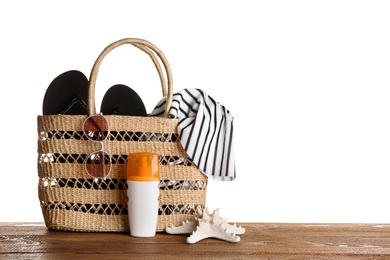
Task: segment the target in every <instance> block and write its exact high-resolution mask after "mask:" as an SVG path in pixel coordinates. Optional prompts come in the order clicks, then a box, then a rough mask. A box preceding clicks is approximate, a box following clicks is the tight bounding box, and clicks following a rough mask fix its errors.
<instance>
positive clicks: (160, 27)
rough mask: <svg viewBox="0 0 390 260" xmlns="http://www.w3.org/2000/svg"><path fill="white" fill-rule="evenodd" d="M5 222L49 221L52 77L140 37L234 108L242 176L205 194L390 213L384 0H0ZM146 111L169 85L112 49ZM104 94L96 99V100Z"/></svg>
mask: <svg viewBox="0 0 390 260" xmlns="http://www.w3.org/2000/svg"><path fill="white" fill-rule="evenodd" d="M0 30H1V31H0V33H1V41H0V46H1V48H0V71H1V74H0V86H1V102H0V109H1V127H0V131H1V135H0V136H1V145H0V147H1V149H0V155H1V156H0V162H1V179H0V195H1V199H0V202H1V205H0V206H1V207H0V221H43V217H42V214H41V211H40V206H39V200H38V192H37V185H38V177H37V166H36V164H37V131H36V128H37V125H36V117H37V115H39V114H41V113H42V110H41V109H42V101H43V96H44V94H45V91H46V88H47V87H48V85H49V84H50V82H51V81H52V80H53V79H54V78H55V77H56V76H57V75H59V74H61V73H62V72H65V71H67V70H71V69H77V70H80V71H82V72H84V73H85V74H86V75H87V76H89V73H90V69H91V68H92V64H93V62H94V61H95V59H96V58H97V56H98V55H99V54H100V52H101V51H102V50H103V48H104V47H106V46H107V45H108V44H110V43H112V42H114V41H116V40H119V39H121V38H125V37H137V38H144V39H147V40H149V41H150V42H152V43H154V44H156V45H157V46H158V47H159V48H160V49H161V50H162V51H163V52H164V54H165V56H166V57H167V58H168V61H169V62H170V65H171V68H172V71H173V77H174V78H173V80H174V90H176V91H179V90H181V89H183V88H193V87H196V88H201V89H203V90H204V91H206V93H208V94H209V95H210V96H211V97H213V98H214V99H215V100H217V101H218V102H220V103H221V104H223V105H224V106H225V107H226V108H227V109H229V110H230V111H231V112H232V113H233V115H234V117H235V120H234V127H235V136H234V138H235V146H236V150H235V154H236V165H237V179H236V180H235V181H233V182H230V183H227V182H217V181H213V180H210V181H209V190H208V195H207V196H208V197H207V206H209V208H210V209H215V208H220V210H221V212H220V213H221V216H222V217H225V218H227V219H228V220H229V221H237V222H252V221H256V222H355V223H356V222H374V223H384V222H386V223H390V207H389V199H390V189H389V179H390V178H389V175H390V164H389V162H390V120H389V119H390V118H389V113H390V101H389V98H390V97H389V95H390V47H389V46H390V4H389V2H387V1H245V0H240V1H226V0H225V1H200V0H198V1H110V2H109V3H108V1H70V0H68V1H2V2H1V3H0ZM116 83H122V84H126V85H128V86H130V87H132V88H133V89H135V90H136V91H137V92H138V93H139V94H140V95H141V97H142V98H143V99H144V102H145V104H146V106H147V109H148V112H150V111H151V110H152V109H153V107H154V105H155V104H156V103H157V102H158V100H159V99H160V98H161V92H160V87H159V81H158V78H157V74H156V72H155V71H154V70H153V65H152V64H151V63H150V60H149V59H148V58H147V56H145V54H143V53H140V52H139V51H137V50H135V49H134V48H131V47H128V46H122V47H120V49H118V50H117V51H114V52H113V53H112V54H110V55H109V56H107V59H106V60H105V61H104V62H103V65H102V67H101V70H100V74H99V77H98V85H97V93H96V100H97V101H96V102H97V103H98V104H99V102H100V100H101V98H102V96H103V94H104V92H105V91H106V90H107V89H108V88H109V87H110V86H111V85H113V84H116ZM98 106H99V105H98Z"/></svg>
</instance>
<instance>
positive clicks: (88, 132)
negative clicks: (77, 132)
mask: <svg viewBox="0 0 390 260" xmlns="http://www.w3.org/2000/svg"><path fill="white" fill-rule="evenodd" d="M83 133H84V135H85V136H86V137H87V138H88V139H89V140H90V141H92V142H97V143H100V144H101V147H102V148H101V149H100V150H98V151H94V152H92V153H90V154H89V156H88V157H87V158H86V160H85V162H84V165H85V171H86V172H87V173H88V174H89V175H90V176H91V177H93V178H95V179H96V178H103V179H105V178H106V177H107V176H108V175H109V174H110V171H111V156H110V155H109V154H108V153H106V152H105V151H104V141H105V140H106V139H107V138H108V136H109V135H110V130H109V128H108V122H107V119H106V118H105V117H104V116H102V115H93V116H89V117H88V118H87V119H85V121H84V123H83Z"/></svg>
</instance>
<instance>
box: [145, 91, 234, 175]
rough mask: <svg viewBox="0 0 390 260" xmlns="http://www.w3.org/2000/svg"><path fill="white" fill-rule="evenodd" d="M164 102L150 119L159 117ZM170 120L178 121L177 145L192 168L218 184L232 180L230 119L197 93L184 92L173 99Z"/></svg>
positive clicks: (232, 157) (231, 123)
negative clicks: (192, 165)
mask: <svg viewBox="0 0 390 260" xmlns="http://www.w3.org/2000/svg"><path fill="white" fill-rule="evenodd" d="M165 103H166V99H165V98H163V99H162V100H160V102H159V103H158V104H157V106H156V107H155V109H154V110H153V112H152V113H151V115H152V116H163V114H164V111H165ZM169 116H170V117H171V118H178V119H179V124H178V134H179V137H180V141H181V144H182V145H183V148H184V149H185V151H186V152H187V154H188V156H189V157H190V158H191V160H192V161H193V162H194V164H195V165H196V166H197V167H198V168H199V169H200V170H201V171H202V172H203V173H204V174H205V175H207V176H208V177H211V178H213V179H216V180H220V181H232V180H234V179H235V178H236V168H235V159H234V145H233V115H232V114H231V113H230V111H229V110H227V109H226V108H225V107H224V106H223V105H221V104H220V103H218V102H216V101H215V100H214V99H213V98H211V97H209V96H208V95H207V94H206V93H205V92H204V91H202V90H200V89H184V90H182V91H180V92H178V93H175V94H174V95H173V102H172V107H171V109H170V111H169Z"/></svg>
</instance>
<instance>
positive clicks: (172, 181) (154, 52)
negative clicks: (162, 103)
mask: <svg viewBox="0 0 390 260" xmlns="http://www.w3.org/2000/svg"><path fill="white" fill-rule="evenodd" d="M124 44H130V45H133V46H135V47H137V48H138V49H140V50H142V51H144V52H145V53H147V54H148V55H149V56H150V58H151V59H152V61H153V62H154V64H155V66H156V69H157V71H158V73H159V76H160V79H161V85H162V89H163V96H167V108H166V113H165V117H152V116H146V117H140V116H121V115H103V116H104V118H106V120H107V123H108V126H109V135H108V138H107V139H106V140H104V146H105V147H109V149H108V150H107V152H108V153H109V154H110V156H111V172H110V174H109V175H108V176H107V178H106V179H98V180H96V179H94V178H92V177H91V176H89V175H88V174H87V173H86V170H85V169H86V168H85V163H86V158H87V157H88V155H89V154H90V153H91V151H95V150H97V149H98V148H99V147H100V146H99V144H96V143H94V142H91V140H89V139H88V138H87V137H86V136H85V134H84V132H83V126H82V125H83V122H84V121H85V120H86V118H87V117H88V116H85V115H62V114H59V115H39V116H38V118H37V124H38V176H39V184H38V195H39V200H40V204H41V208H42V213H43V217H44V220H45V224H46V226H47V228H49V229H54V230H68V231H87V232H101V231H105V232H112V231H114V232H125V231H128V230H129V223H128V211H127V193H126V191H127V184H126V166H127V156H128V154H129V153H133V152H152V153H157V154H158V155H159V160H160V175H161V179H160V184H159V191H160V195H159V210H158V220H157V231H164V230H165V227H166V226H168V225H171V224H172V225H179V224H180V223H181V222H182V221H184V220H187V219H192V218H194V217H195V216H196V214H197V210H198V209H204V207H205V203H206V190H207V177H206V176H205V175H204V174H202V173H201V172H200V170H199V169H198V168H197V167H196V166H195V165H194V164H193V162H192V161H191V159H190V158H188V155H187V154H186V152H185V150H184V149H183V147H182V145H181V143H180V140H179V137H178V132H177V125H178V120H177V119H171V118H168V111H169V108H170V106H171V102H172V97H173V88H172V75H171V70H170V67H169V64H168V61H167V60H166V58H165V56H164V55H163V53H162V52H161V51H160V50H159V49H158V48H157V47H156V46H155V45H153V44H152V43H150V42H148V41H146V40H143V39H137V38H125V39H121V40H119V41H116V42H114V43H112V44H110V45H109V46H107V47H106V48H105V49H104V50H103V52H102V53H101V54H100V55H99V56H98V58H97V60H96V61H95V64H94V65H93V68H92V71H91V74H90V78H89V90H88V91H89V92H88V109H89V115H95V114H96V108H95V83H96V79H97V75H98V71H99V66H100V64H101V63H102V61H103V58H104V57H105V56H106V55H107V54H108V53H109V52H110V51H112V50H113V49H115V48H117V47H119V46H121V45H124ZM160 63H162V65H163V68H164V72H163V71H162V70H161V68H160V65H159V64H160ZM164 74H165V75H166V79H165V77H164ZM156 103H157V102H156Z"/></svg>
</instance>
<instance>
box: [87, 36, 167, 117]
mask: <svg viewBox="0 0 390 260" xmlns="http://www.w3.org/2000/svg"><path fill="white" fill-rule="evenodd" d="M124 44H131V45H133V46H135V47H137V48H138V49H140V50H142V51H144V52H145V53H147V54H148V55H149V56H150V58H151V59H152V61H153V62H154V65H155V67H156V69H157V72H158V73H159V76H160V81H161V87H162V93H163V96H164V97H165V96H166V97H167V101H166V108H165V117H168V114H169V109H170V108H171V105H172V99H173V86H172V83H173V81H172V72H171V68H170V66H169V63H168V61H167V59H166V58H165V56H164V54H163V53H162V51H161V50H160V49H159V48H157V46H155V45H154V44H152V43H150V42H148V41H146V40H143V39H138V38H124V39H121V40H119V41H116V42H114V43H111V44H110V45H108V46H107V47H106V48H105V49H104V50H103V51H102V53H100V55H99V56H98V58H97V59H96V61H95V63H94V65H93V67H92V70H91V74H90V77H89V86H88V110H89V114H90V115H94V114H96V106H95V86H96V78H97V74H98V72H99V68H100V64H101V63H102V61H103V59H104V57H105V56H106V55H107V54H108V53H109V52H111V51H112V50H114V49H115V48H117V47H119V46H121V45H124ZM154 54H156V55H157V56H158V57H159V58H160V60H161V62H162V64H163V65H164V69H165V73H166V76H167V80H165V77H164V73H163V72H162V70H161V67H160V63H159V61H158V60H157V59H156V57H155V55H154ZM166 84H167V85H168V86H166Z"/></svg>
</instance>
